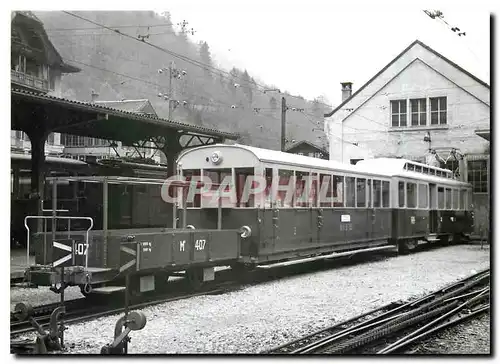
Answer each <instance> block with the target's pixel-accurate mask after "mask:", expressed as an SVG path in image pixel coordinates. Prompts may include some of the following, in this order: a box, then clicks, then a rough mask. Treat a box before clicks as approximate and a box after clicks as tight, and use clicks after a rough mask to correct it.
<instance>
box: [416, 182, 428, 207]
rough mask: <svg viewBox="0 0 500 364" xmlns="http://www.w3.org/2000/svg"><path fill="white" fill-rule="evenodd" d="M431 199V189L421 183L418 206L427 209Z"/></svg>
mask: <svg viewBox="0 0 500 364" xmlns="http://www.w3.org/2000/svg"><path fill="white" fill-rule="evenodd" d="M428 201H429V189H428V188H427V185H424V184H421V183H419V185H418V207H419V208H421V209H426V208H427V204H428Z"/></svg>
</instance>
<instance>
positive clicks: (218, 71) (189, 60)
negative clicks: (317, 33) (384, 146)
mask: <svg viewBox="0 0 500 364" xmlns="http://www.w3.org/2000/svg"><path fill="white" fill-rule="evenodd" d="M63 13H65V14H67V15H70V16H73V17H75V18H78V19H81V20H84V21H86V22H89V23H92V24H94V25H97V26H99V27H102V28H104V29H107V30H109V31H112V32H114V33H116V34H119V35H122V36H124V37H127V38H130V39H133V40H135V41H138V42H141V43H144V44H147V45H149V46H151V47H153V48H155V49H157V50H160V51H162V52H164V53H167V54H169V55H171V56H173V57H176V58H178V59H180V60H182V61H184V62H187V63H190V64H192V65H194V66H197V67H201V68H203V69H206V70H207V71H209V72H211V73H214V74H216V75H219V76H222V74H225V75H227V76H224V77H226V78H228V79H230V80H232V79H234V78H238V79H240V80H242V81H243V82H245V83H246V84H247V86H248V87H250V88H252V84H254V85H255V86H257V87H256V88H255V87H253V89H254V90H256V91H258V92H261V93H263V94H266V91H265V90H266V89H268V86H264V85H260V84H258V83H257V82H255V81H253V82H248V80H245V79H243V78H242V76H240V75H233V74H231V73H230V72H227V71H224V70H221V69H219V68H216V67H214V66H212V65H208V64H204V63H202V62H200V61H197V60H194V59H192V58H189V57H187V56H184V55H181V54H179V53H176V52H173V51H171V50H169V49H166V48H164V47H160V46H158V45H156V44H153V43H151V42H148V41H146V40H145V39H138V38H136V37H134V36H132V35H130V34H127V33H124V32H122V31H120V30H119V29H116V28H113V27H110V26H106V25H104V24H100V23H98V22H95V21H93V20H90V19H88V18H85V17H82V16H80V15H77V14H74V13H71V12H68V11H63ZM259 87H260V88H262V90H261V89H259ZM286 95H287V96H290V97H295V98H299V99H302V100H304V99H303V98H302V97H299V96H295V95H290V94H286ZM324 105H325V106H328V107H332V106H331V105H328V104H324Z"/></svg>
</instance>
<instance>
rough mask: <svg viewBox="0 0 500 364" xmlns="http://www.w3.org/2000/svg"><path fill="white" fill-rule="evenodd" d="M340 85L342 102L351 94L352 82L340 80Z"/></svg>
mask: <svg viewBox="0 0 500 364" xmlns="http://www.w3.org/2000/svg"><path fill="white" fill-rule="evenodd" d="M340 84H341V85H342V102H344V101H345V100H347V99H348V98H349V97H351V95H352V82H341V83H340Z"/></svg>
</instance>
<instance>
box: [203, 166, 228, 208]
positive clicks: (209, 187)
mask: <svg viewBox="0 0 500 364" xmlns="http://www.w3.org/2000/svg"><path fill="white" fill-rule="evenodd" d="M203 177H204V184H206V187H203V189H202V201H203V206H205V207H207V206H208V205H210V206H211V205H215V206H217V205H218V196H217V195H218V193H219V191H220V192H221V193H222V192H223V193H224V196H223V197H221V205H222V206H231V205H234V204H233V203H232V201H231V198H230V197H228V192H230V191H231V183H232V181H231V169H229V168H225V169H204V170H203ZM207 178H208V180H206V179H207ZM205 180H206V181H205Z"/></svg>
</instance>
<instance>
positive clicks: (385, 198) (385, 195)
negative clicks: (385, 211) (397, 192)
mask: <svg viewBox="0 0 500 364" xmlns="http://www.w3.org/2000/svg"><path fill="white" fill-rule="evenodd" d="M390 186H391V185H390V182H387V181H383V182H382V207H390V206H391V205H390V204H391V195H390V192H391V189H390Z"/></svg>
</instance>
